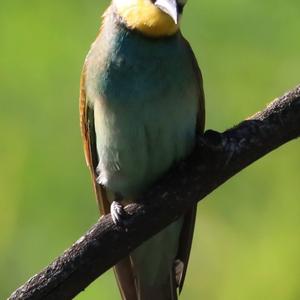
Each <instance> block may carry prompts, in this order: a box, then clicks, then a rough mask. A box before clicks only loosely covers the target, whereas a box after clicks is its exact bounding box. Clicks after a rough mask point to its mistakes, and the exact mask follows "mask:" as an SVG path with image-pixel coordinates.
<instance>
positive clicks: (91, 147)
mask: <svg viewBox="0 0 300 300" xmlns="http://www.w3.org/2000/svg"><path fill="white" fill-rule="evenodd" d="M85 73H86V65H84V67H83V70H82V74H81V80H80V101H79V110H80V128H81V135H82V140H83V146H84V153H85V159H86V163H87V165H88V167H89V169H90V172H91V177H92V182H93V186H94V190H95V193H96V198H97V203H98V207H99V210H100V213H101V214H107V213H109V207H110V205H109V202H108V198H107V193H106V191H105V189H104V187H103V186H101V185H99V184H97V181H96V178H97V174H96V168H97V164H98V155H97V149H96V133H95V124H94V110H93V108H92V107H90V106H89V105H88V103H87V101H86V92H85Z"/></svg>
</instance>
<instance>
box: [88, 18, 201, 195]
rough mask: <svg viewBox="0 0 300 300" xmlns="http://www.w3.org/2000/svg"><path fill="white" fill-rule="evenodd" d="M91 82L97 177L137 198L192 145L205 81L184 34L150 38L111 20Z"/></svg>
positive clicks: (94, 54) (93, 55)
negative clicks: (197, 76)
mask: <svg viewBox="0 0 300 300" xmlns="http://www.w3.org/2000/svg"><path fill="white" fill-rule="evenodd" d="M109 22H111V21H108V23H109ZM86 82H87V86H86V90H87V101H88V103H89V105H93V107H94V117H95V131H96V140H97V152H98V158H99V165H98V170H99V174H100V176H99V182H100V183H101V184H103V185H104V186H106V187H107V188H108V189H109V190H111V191H113V192H117V193H120V194H122V195H123V196H125V197H135V196H136V195H137V194H139V193H140V192H141V191H143V190H144V189H145V188H147V187H148V186H149V185H150V184H151V183H153V181H155V180H156V179H157V178H158V177H159V176H161V175H162V174H163V173H164V172H165V171H166V170H167V169H168V168H169V167H170V166H171V165H172V164H173V163H174V162H175V161H177V160H179V159H181V158H182V157H184V156H186V155H187V154H188V153H189V152H190V151H191V149H192V147H193V145H194V140H195V128H196V116H197V109H198V99H197V98H198V96H197V95H198V91H197V87H198V86H199V83H198V82H196V79H195V74H194V71H193V66H192V62H191V57H190V53H189V51H188V49H187V47H186V44H185V43H183V40H182V37H181V35H180V34H177V35H175V36H173V37H169V38H164V39H147V38H144V37H143V36H142V35H140V34H139V33H136V32H132V31H128V30H127V29H126V28H125V27H124V26H122V25H118V24H116V23H113V24H112V23H110V24H105V25H104V28H103V31H102V33H101V35H100V36H99V38H98V39H97V40H96V42H95V43H94V45H93V47H92V49H91V51H90V54H89V56H88V59H87V81H86Z"/></svg>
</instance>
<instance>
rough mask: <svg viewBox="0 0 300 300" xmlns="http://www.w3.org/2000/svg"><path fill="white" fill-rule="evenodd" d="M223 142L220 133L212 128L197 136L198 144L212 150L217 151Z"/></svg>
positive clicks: (221, 147) (221, 148) (222, 145)
mask: <svg viewBox="0 0 300 300" xmlns="http://www.w3.org/2000/svg"><path fill="white" fill-rule="evenodd" d="M224 142H225V141H224V138H223V135H222V133H220V132H218V131H214V130H207V131H205V133H204V134H203V135H202V136H201V137H200V138H199V140H198V146H199V147H201V148H205V149H207V150H209V151H212V152H219V151H221V150H223V148H224Z"/></svg>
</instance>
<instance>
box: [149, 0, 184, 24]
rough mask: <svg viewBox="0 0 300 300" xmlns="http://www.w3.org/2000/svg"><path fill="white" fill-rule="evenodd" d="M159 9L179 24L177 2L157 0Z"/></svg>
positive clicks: (173, 0) (156, 3)
mask: <svg viewBox="0 0 300 300" xmlns="http://www.w3.org/2000/svg"><path fill="white" fill-rule="evenodd" d="M154 5H155V6H157V7H158V8H159V9H161V10H162V11H163V12H165V13H166V14H167V15H169V16H170V17H171V18H172V19H173V20H174V22H175V24H177V23H178V11H177V2H176V0H156V1H155V3H154Z"/></svg>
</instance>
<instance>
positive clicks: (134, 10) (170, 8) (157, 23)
mask: <svg viewBox="0 0 300 300" xmlns="http://www.w3.org/2000/svg"><path fill="white" fill-rule="evenodd" d="M186 2H187V0H113V5H114V6H115V8H116V11H117V13H118V14H119V15H120V17H121V18H122V20H123V21H124V23H125V24H126V26H127V27H128V28H130V29H133V30H137V31H139V32H141V33H142V34H144V35H146V36H150V37H164V36H171V35H173V34H175V33H176V32H177V31H178V30H179V21H180V17H181V15H182V12H183V8H184V5H185V4H186Z"/></svg>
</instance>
